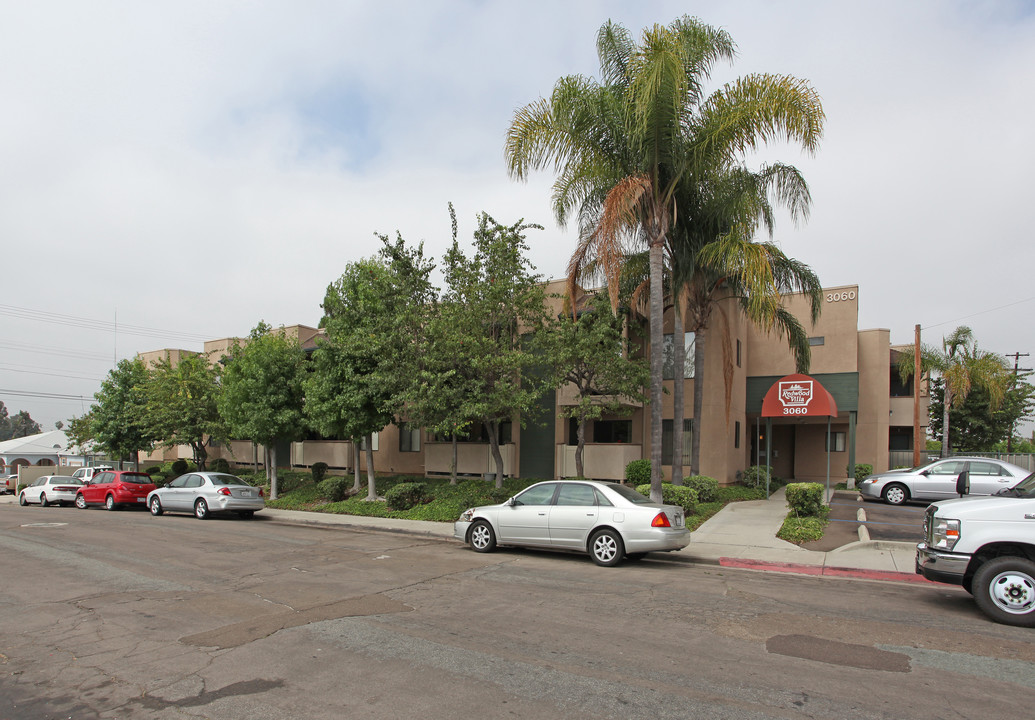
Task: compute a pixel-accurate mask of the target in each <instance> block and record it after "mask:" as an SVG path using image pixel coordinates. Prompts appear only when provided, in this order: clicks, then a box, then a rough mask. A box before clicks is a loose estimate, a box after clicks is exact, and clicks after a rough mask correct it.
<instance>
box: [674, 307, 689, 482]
mask: <svg viewBox="0 0 1035 720" xmlns="http://www.w3.org/2000/svg"><path fill="white" fill-rule="evenodd" d="M673 316H674V317H673V320H674V329H673V333H672V353H673V358H672V482H673V483H674V484H675V485H682V484H683V415H684V413H683V395H684V391H685V387H684V382H685V378H684V377H683V376H684V375H686V332H685V331H684V330H683V312H682V309H681V308H680V306H679V300H678V299H677V300H676V302H675V303H674V304H673Z"/></svg>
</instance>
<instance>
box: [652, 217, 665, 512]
mask: <svg viewBox="0 0 1035 720" xmlns="http://www.w3.org/2000/svg"><path fill="white" fill-rule="evenodd" d="M649 262H650V499H651V501H652V502H656V503H660V502H661V501H662V498H661V395H662V391H663V388H662V372H663V369H662V368H663V366H662V357H661V352H662V349H661V348H662V342H663V340H664V332H663V331H664V327H663V326H662V323H663V322H664V312H663V311H664V305H663V302H664V299H665V298H664V287H663V283H662V280H663V276H662V272H663V267H664V236H662V237H658V238H655V239H654V241H653V242H651V244H650V251H649Z"/></svg>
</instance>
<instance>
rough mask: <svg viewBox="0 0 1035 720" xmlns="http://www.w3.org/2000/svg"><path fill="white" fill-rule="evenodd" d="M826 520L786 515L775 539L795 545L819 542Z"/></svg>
mask: <svg viewBox="0 0 1035 720" xmlns="http://www.w3.org/2000/svg"><path fill="white" fill-rule="evenodd" d="M826 526H827V520H826V518H824V517H794V515H788V516H787V518H786V519H785V520H784V521H783V525H781V526H780V530H779V532H777V533H776V537H778V538H780V539H781V540H786V541H787V542H792V543H794V544H796V545H801V544H803V543H807V542H812V541H813V540H819V539H820V538H822V537H823V531H824V530H825V529H826Z"/></svg>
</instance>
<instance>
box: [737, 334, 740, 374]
mask: <svg viewBox="0 0 1035 720" xmlns="http://www.w3.org/2000/svg"><path fill="white" fill-rule="evenodd" d="M737 367H740V338H737Z"/></svg>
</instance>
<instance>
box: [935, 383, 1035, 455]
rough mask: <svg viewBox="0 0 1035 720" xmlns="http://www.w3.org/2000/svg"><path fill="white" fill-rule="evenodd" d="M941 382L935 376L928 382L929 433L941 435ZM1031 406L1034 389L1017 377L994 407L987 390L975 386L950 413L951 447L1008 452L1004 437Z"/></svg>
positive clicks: (959, 449) (963, 450)
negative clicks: (1013, 385) (929, 394)
mask: <svg viewBox="0 0 1035 720" xmlns="http://www.w3.org/2000/svg"><path fill="white" fill-rule="evenodd" d="M944 398H945V383H944V381H943V380H942V379H941V378H938V379H936V380H934V381H932V383H931V402H930V413H931V424H930V428H929V430H930V433H931V435H932V436H933V437H935V438H939V439H940V438H941V437H942V431H943V428H944V426H943V424H942V423H943V422H944V403H945V400H944ZM1033 408H1035V388H1033V387H1032V386H1031V385H1030V384H1028V383H1027V382H1024V381H1023V380H1019V381H1018V382H1017V383H1016V385H1015V387H1012V388H1010V389H1009V390H1007V391H1006V394H1005V395H1004V396H1003V400H1002V402H1001V403H1000V404H999V406H998V407H993V406H992V402H991V398H990V397H989V393H988V390H986V389H985V388H984V387H981V386H977V387H974V388H972V389H971V391H970V392H969V393H968V394H967V397H966V398H965V399H964V400H963V401H962V402H961V403H960V404H959V405H958V406H956V407H955V408H953V409H952V413H951V415H950V420H949V422H950V425H949V435H950V437H951V438H952V447H953V449H955V450H958V451H961V452H992V451H1002V452H1006V451H1008V447H1007V446H1008V444H1009V443H1008V442H1007V440H1008V439H1009V438H1010V437H1011V436H1012V433H1013V429H1014V427H1015V426H1016V425H1017V423H1018V422H1020V421H1021V420H1025V419H1028V418H1029V417H1030V416H1031V413H1032V410H1033Z"/></svg>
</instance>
